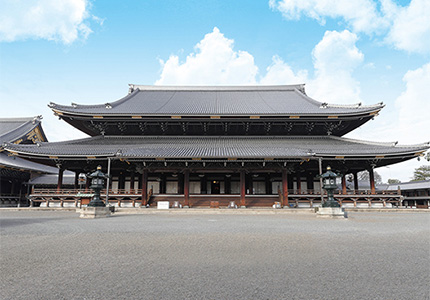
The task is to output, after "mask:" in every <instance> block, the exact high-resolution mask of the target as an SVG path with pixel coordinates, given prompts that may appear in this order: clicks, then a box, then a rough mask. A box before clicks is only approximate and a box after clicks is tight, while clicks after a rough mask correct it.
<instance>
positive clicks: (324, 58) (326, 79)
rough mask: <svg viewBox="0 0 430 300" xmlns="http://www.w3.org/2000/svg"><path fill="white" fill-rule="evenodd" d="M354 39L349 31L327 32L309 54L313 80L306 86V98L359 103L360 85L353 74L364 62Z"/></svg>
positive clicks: (353, 35)
mask: <svg viewBox="0 0 430 300" xmlns="http://www.w3.org/2000/svg"><path fill="white" fill-rule="evenodd" d="M357 40H358V38H357V35H356V34H354V33H351V32H349V31H348V30H344V31H342V32H337V31H326V33H325V34H324V37H323V39H322V40H321V41H320V42H319V43H318V44H317V45H316V46H315V48H314V49H313V51H312V56H313V60H314V68H315V78H313V79H312V80H311V81H310V83H309V86H308V93H309V95H311V96H312V97H314V98H315V99H319V100H320V101H326V102H332V103H333V102H334V103H357V102H361V100H360V86H359V83H358V81H356V80H355V79H354V78H353V75H352V74H353V72H354V70H355V69H356V68H357V67H358V66H359V65H360V64H361V63H362V62H363V59H364V55H363V53H362V52H360V50H359V49H358V48H357V47H356V46H355V43H356V42H357Z"/></svg>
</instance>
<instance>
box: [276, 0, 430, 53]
mask: <svg viewBox="0 0 430 300" xmlns="http://www.w3.org/2000/svg"><path fill="white" fill-rule="evenodd" d="M378 2H379V1H378ZM378 2H377V1H375V0H349V1H335V0H269V5H270V7H271V8H272V9H275V10H278V11H280V12H281V13H282V15H283V16H284V17H285V18H287V19H290V20H295V19H296V20H297V19H300V17H301V16H302V15H304V16H307V17H309V18H312V19H315V20H317V21H318V22H320V24H321V25H324V24H325V20H326V19H327V18H331V19H337V18H341V19H343V20H344V21H345V22H346V24H347V26H348V27H349V28H351V29H352V31H353V32H355V33H365V34H368V35H373V34H376V35H381V36H383V37H385V41H386V42H388V43H390V44H392V45H393V46H394V47H396V48H397V49H401V50H405V51H408V52H421V53H428V52H430V21H429V20H430V1H428V0H412V1H411V2H410V3H409V5H408V6H406V7H402V6H400V5H397V4H396V3H394V2H393V0H381V1H380V5H379V3H378Z"/></svg>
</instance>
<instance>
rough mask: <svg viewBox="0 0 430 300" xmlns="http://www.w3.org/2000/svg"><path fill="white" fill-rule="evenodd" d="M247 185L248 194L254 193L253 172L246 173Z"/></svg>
mask: <svg viewBox="0 0 430 300" xmlns="http://www.w3.org/2000/svg"><path fill="white" fill-rule="evenodd" d="M245 185H246V189H247V190H248V194H249V195H252V194H254V192H253V190H254V183H253V182H252V174H247V175H245Z"/></svg>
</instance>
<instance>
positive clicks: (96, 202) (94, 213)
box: [80, 166, 111, 219]
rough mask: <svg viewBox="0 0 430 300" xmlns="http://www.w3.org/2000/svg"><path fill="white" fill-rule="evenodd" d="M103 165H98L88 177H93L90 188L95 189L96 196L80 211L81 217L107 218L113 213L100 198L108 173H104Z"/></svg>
mask: <svg viewBox="0 0 430 300" xmlns="http://www.w3.org/2000/svg"><path fill="white" fill-rule="evenodd" d="M101 170H102V167H101V166H98V167H97V170H96V171H95V172H93V173H91V174H88V175H87V177H88V178H90V179H91V186H90V188H91V189H93V190H94V197H93V199H92V200H91V202H90V203H88V206H87V207H83V208H82V210H81V211H80V213H81V214H80V217H81V218H92V219H93V218H105V217H109V216H110V215H111V212H110V210H109V207H106V205H105V203H104V202H103V201H102V200H101V199H100V192H101V190H102V189H103V188H104V185H105V179H106V178H108V175H106V174H105V173H103V172H102V171H101Z"/></svg>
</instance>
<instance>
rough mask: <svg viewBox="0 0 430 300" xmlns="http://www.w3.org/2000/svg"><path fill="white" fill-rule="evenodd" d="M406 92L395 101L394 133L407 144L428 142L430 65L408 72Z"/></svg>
mask: <svg viewBox="0 0 430 300" xmlns="http://www.w3.org/2000/svg"><path fill="white" fill-rule="evenodd" d="M403 81H404V82H405V83H406V90H405V91H404V92H403V93H402V94H401V95H400V96H399V97H398V98H397V99H396V108H397V109H398V111H399V119H398V122H396V125H397V126H396V127H397V129H396V130H395V131H396V133H397V134H398V135H399V136H400V137H401V138H402V141H405V142H407V143H420V142H426V141H430V132H429V128H430V117H429V113H430V101H429V99H428V95H429V94H430V63H427V64H425V65H424V66H422V67H421V68H418V69H416V70H411V71H408V72H407V73H406V74H405V76H404V77H403Z"/></svg>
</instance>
